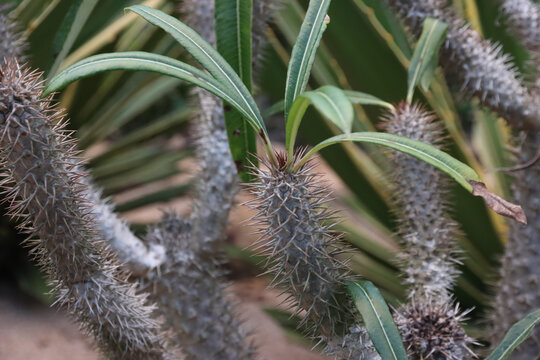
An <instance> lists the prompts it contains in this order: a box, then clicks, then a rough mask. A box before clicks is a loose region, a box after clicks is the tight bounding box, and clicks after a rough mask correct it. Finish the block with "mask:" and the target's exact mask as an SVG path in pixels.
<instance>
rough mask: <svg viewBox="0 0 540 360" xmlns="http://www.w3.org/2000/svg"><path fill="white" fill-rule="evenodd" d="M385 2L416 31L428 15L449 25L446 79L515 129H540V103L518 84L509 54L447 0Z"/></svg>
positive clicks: (444, 53) (444, 50)
mask: <svg viewBox="0 0 540 360" xmlns="http://www.w3.org/2000/svg"><path fill="white" fill-rule="evenodd" d="M389 2H390V4H391V5H392V6H393V7H394V9H395V10H396V12H397V13H398V14H399V15H400V17H401V18H402V19H403V21H404V22H405V24H406V25H407V26H408V27H409V28H410V30H411V31H412V33H413V34H415V35H419V34H420V32H421V30H422V24H423V21H424V20H425V19H426V18H427V17H433V18H436V19H440V20H442V21H444V22H446V23H447V24H448V25H449V28H448V34H447V37H446V40H445V43H444V45H443V47H442V49H441V57H440V59H441V65H442V66H443V68H444V70H445V72H446V74H447V77H448V79H449V81H450V82H451V83H452V82H453V83H454V84H455V85H457V87H458V88H459V89H460V91H464V92H466V93H467V94H468V95H469V96H476V97H478V98H479V100H480V102H481V104H482V105H484V106H486V107H488V108H490V109H491V110H492V111H494V112H495V113H497V114H499V115H500V116H502V117H504V118H505V119H506V120H507V121H508V123H509V124H510V125H511V126H512V127H514V128H516V129H529V130H533V131H538V130H540V108H539V107H538V105H537V102H536V101H535V100H534V98H533V97H532V96H531V94H530V93H529V91H528V89H527V88H526V87H525V86H523V85H522V83H521V79H520V76H519V74H518V72H517V70H516V69H515V66H514V65H513V64H512V62H511V60H510V58H509V57H508V56H507V55H506V54H504V53H503V52H502V50H501V47H500V46H498V45H494V44H492V43H491V42H490V41H487V40H484V39H482V37H481V36H480V35H479V34H478V33H477V32H476V31H474V30H473V29H471V28H470V27H469V25H468V24H467V23H466V22H465V21H464V20H462V19H460V18H458V17H457V15H456V14H455V12H454V11H453V10H452V9H451V8H450V7H448V6H447V1H446V0H389Z"/></svg>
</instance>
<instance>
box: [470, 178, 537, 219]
mask: <svg viewBox="0 0 540 360" xmlns="http://www.w3.org/2000/svg"><path fill="white" fill-rule="evenodd" d="M467 182H468V183H469V184H471V186H472V187H473V191H472V194H473V195H474V196H480V197H482V198H484V200H485V201H486V204H487V206H488V207H489V208H490V209H492V210H493V211H495V212H496V213H497V214H500V215H502V216H506V217H509V218H512V219H514V220H516V221H519V222H520V223H523V224H527V216H526V215H525V212H524V211H523V209H522V208H521V206H519V205H516V204H513V203H511V202H509V201H506V200H504V199H503V198H501V197H500V196H498V195H495V194H494V193H492V192H491V191H489V190H488V189H487V188H486V185H485V184H484V183H482V182H478V181H474V180H467Z"/></svg>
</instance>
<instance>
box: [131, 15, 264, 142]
mask: <svg viewBox="0 0 540 360" xmlns="http://www.w3.org/2000/svg"><path fill="white" fill-rule="evenodd" d="M128 10H130V11H133V12H134V13H136V14H138V15H140V16H141V17H143V18H144V19H145V20H147V21H148V22H150V23H151V24H154V25H156V26H158V27H160V28H161V29H163V30H165V31H166V32H167V33H169V34H170V35H172V37H173V38H174V39H175V40H176V41H178V42H179V43H180V45H182V46H183V47H184V48H185V49H186V50H187V51H188V52H189V53H190V54H191V55H192V56H193V57H194V58H195V59H196V60H197V61H198V62H199V63H201V65H202V66H203V67H204V68H205V69H206V70H208V72H209V73H210V74H212V76H214V77H215V78H216V79H217V80H218V81H219V82H220V83H221V84H223V85H224V86H225V87H227V88H228V89H229V91H230V92H232V93H233V94H234V95H235V96H238V98H239V99H240V101H241V104H242V106H243V107H244V108H245V109H247V114H244V115H246V116H247V118H248V119H249V120H250V124H251V126H253V128H254V129H255V130H256V131H257V132H258V133H259V134H260V135H261V136H262V137H263V140H265V142H267V141H268V134H267V132H266V127H265V126H264V122H263V118H262V116H261V114H260V111H259V108H258V107H257V104H256V103H255V100H254V99H253V97H252V96H251V93H250V92H249V90H248V88H247V87H246V86H245V85H244V83H243V82H242V80H241V79H240V77H239V76H238V74H236V72H235V71H234V69H233V68H232V67H231V65H229V63H227V61H225V59H223V57H222V56H221V55H220V54H219V53H218V52H217V51H216V49H214V48H213V47H212V45H210V44H209V43H208V42H206V41H205V40H204V39H203V38H202V37H201V36H200V35H199V34H197V33H196V32H195V31H194V30H193V29H191V28H190V27H188V26H187V25H185V24H184V23H182V22H181V21H180V20H177V19H175V18H174V17H172V16H170V15H167V14H165V13H164V12H162V11H159V10H155V9H152V8H149V7H147V6H143V5H135V6H131V7H129V8H128Z"/></svg>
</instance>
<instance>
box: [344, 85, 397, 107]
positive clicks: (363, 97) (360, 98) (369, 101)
mask: <svg viewBox="0 0 540 360" xmlns="http://www.w3.org/2000/svg"><path fill="white" fill-rule="evenodd" d="M343 92H344V93H345V95H347V97H348V98H349V100H350V101H351V102H352V103H353V104H360V105H376V106H382V107H385V108H387V109H390V110H395V108H394V105H392V104H390V103H389V102H386V101H384V100H381V99H379V98H378V97H376V96H373V95H370V94H366V93H363V92H360V91H352V90H344V91H343Z"/></svg>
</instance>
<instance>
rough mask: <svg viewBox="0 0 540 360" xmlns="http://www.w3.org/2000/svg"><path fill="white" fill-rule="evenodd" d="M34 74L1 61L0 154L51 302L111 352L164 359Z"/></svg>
mask: <svg viewBox="0 0 540 360" xmlns="http://www.w3.org/2000/svg"><path fill="white" fill-rule="evenodd" d="M41 94H42V85H41V82H40V81H39V74H37V73H35V72H30V71H29V70H28V69H23V68H21V67H20V65H19V64H18V63H17V61H16V60H14V59H8V60H7V62H6V63H5V64H4V65H3V66H2V67H1V68H0V127H1V130H0V131H1V134H2V135H1V137H0V154H1V158H2V165H1V167H2V172H3V176H2V177H3V181H2V187H3V188H4V196H5V198H6V201H7V202H8V203H9V213H10V215H11V216H12V217H14V218H18V219H21V220H22V223H21V225H20V228H21V229H22V230H23V231H25V232H27V233H28V234H29V235H30V240H29V243H30V244H31V245H32V246H33V250H32V253H33V254H34V255H35V256H36V258H37V259H38V260H39V262H40V264H41V266H42V267H43V268H44V270H45V271H46V272H47V273H48V275H49V278H50V280H51V283H52V284H53V285H54V290H53V293H54V294H55V296H56V297H57V300H56V304H58V305H59V306H61V307H63V308H66V309H67V310H68V311H69V312H71V313H72V314H73V316H74V317H75V318H76V319H77V320H78V321H79V322H80V323H81V325H82V327H83V328H84V329H85V330H86V331H88V332H89V333H91V334H92V335H94V337H95V339H96V343H97V345H98V346H99V348H100V349H101V351H102V353H103V354H104V355H105V356H107V357H108V358H111V359H141V360H142V359H166V358H168V354H167V352H166V351H165V349H164V346H163V343H162V338H161V335H160V332H159V324H158V323H157V322H155V321H154V320H153V319H152V317H151V314H152V312H153V310H154V307H153V306H148V305H146V304H145V303H146V295H144V294H137V293H136V291H135V288H134V286H132V285H130V284H129V283H128V282H127V276H126V275H125V274H124V273H122V272H121V271H119V270H118V267H119V263H117V262H116V260H115V258H114V257H113V256H112V255H111V254H110V253H109V252H108V251H107V250H106V246H105V243H104V241H103V239H101V238H100V236H99V232H98V231H97V229H96V227H95V223H94V219H93V217H92V214H91V211H90V210H89V208H90V206H91V204H89V203H88V201H87V200H86V199H85V198H84V196H83V193H84V191H85V190H86V188H85V186H84V185H83V184H81V182H80V180H81V178H82V177H84V176H85V174H84V173H82V172H80V170H77V169H78V167H79V164H78V163H79V160H78V159H77V151H76V150H75V142H74V140H73V139H72V138H71V137H70V135H71V134H70V132H68V131H67V130H65V129H64V122H63V120H62V115H61V114H60V113H59V112H58V111H57V110H56V109H54V107H52V106H51V100H50V99H45V100H42V99H40V97H41Z"/></svg>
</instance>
